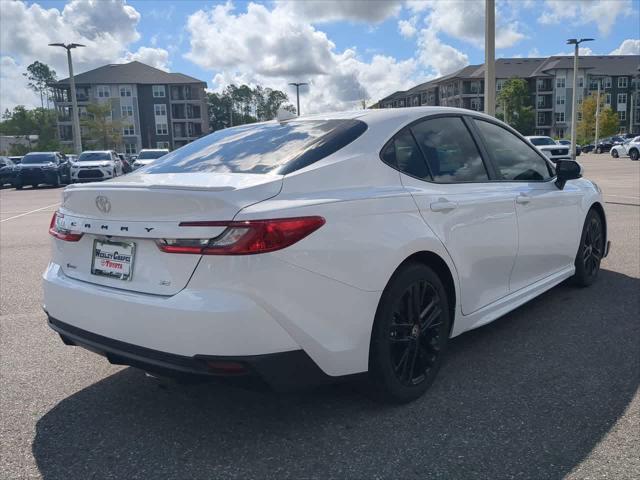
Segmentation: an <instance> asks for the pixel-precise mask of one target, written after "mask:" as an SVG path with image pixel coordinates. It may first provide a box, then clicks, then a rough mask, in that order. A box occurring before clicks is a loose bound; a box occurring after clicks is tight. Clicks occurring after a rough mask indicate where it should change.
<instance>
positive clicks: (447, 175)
mask: <svg viewBox="0 0 640 480" xmlns="http://www.w3.org/2000/svg"><path fill="white" fill-rule="evenodd" d="M411 131H412V132H413V134H414V136H415V138H416V141H417V142H418V145H419V146H420V150H421V151H422V153H423V154H424V156H425V157H426V159H427V165H428V166H429V170H430V172H431V175H432V177H433V180H434V181H435V182H438V183H457V182H487V181H489V176H488V174H487V169H486V168H485V166H484V162H483V161H482V157H480V152H479V151H478V148H477V147H476V144H475V142H474V141H473V138H472V137H471V134H470V133H469V130H467V127H466V126H465V124H464V122H463V121H462V119H461V118H459V117H441V118H434V119H431V120H424V121H422V122H420V123H418V124H415V125H413V126H412V127H411Z"/></svg>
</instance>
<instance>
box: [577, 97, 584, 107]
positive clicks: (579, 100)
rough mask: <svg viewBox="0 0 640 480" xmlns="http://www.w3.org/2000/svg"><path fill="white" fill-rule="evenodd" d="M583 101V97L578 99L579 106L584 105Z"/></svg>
mask: <svg viewBox="0 0 640 480" xmlns="http://www.w3.org/2000/svg"><path fill="white" fill-rule="evenodd" d="M582 100H583V98H582V97H578V105H582Z"/></svg>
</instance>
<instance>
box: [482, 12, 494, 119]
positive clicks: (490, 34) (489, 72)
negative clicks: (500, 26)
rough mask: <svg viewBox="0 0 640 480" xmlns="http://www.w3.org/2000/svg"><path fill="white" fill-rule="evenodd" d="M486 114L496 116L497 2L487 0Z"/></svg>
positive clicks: (485, 47)
mask: <svg viewBox="0 0 640 480" xmlns="http://www.w3.org/2000/svg"><path fill="white" fill-rule="evenodd" d="M484 113H486V114H487V115H491V116H492V117H495V115H496V1H495V0H485V18H484Z"/></svg>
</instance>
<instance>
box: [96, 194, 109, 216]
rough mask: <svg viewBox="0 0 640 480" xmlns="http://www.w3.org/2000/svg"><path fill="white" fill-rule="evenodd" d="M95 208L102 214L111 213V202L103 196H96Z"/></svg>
mask: <svg viewBox="0 0 640 480" xmlns="http://www.w3.org/2000/svg"><path fill="white" fill-rule="evenodd" d="M96 207H98V210H100V211H101V212H102V213H109V212H110V211H111V202H110V201H109V199H108V198H107V197H105V196H103V195H98V196H97V197H96Z"/></svg>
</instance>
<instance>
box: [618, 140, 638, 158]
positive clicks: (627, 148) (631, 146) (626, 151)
mask: <svg viewBox="0 0 640 480" xmlns="http://www.w3.org/2000/svg"><path fill="white" fill-rule="evenodd" d="M627 155H629V157H630V158H631V160H638V157H639V156H640V136H638V137H635V138H632V139H630V140H627V141H626V142H624V143H623V144H621V145H614V146H613V147H611V156H612V157H613V158H618V157H623V156H627Z"/></svg>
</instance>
